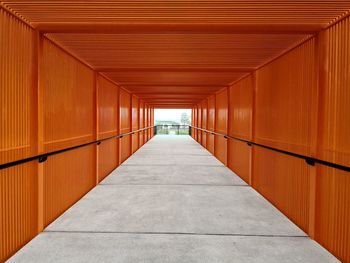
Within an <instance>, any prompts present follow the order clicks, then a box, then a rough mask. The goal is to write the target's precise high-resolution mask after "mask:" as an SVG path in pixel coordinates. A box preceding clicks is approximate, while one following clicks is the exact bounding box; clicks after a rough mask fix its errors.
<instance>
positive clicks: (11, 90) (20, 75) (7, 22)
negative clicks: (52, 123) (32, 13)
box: [0, 8, 37, 163]
mask: <svg viewBox="0 0 350 263" xmlns="http://www.w3.org/2000/svg"><path fill="white" fill-rule="evenodd" d="M34 39H35V34H34V32H33V30H31V29H30V28H29V27H28V26H26V25H24V24H23V23H20V22H19V21H18V20H16V19H15V18H13V17H12V16H11V15H9V14H8V13H6V12H5V11H4V10H3V9H1V8H0V69H1V70H0V105H1V115H0V163H6V162H9V161H14V160H17V159H21V158H24V157H28V156H31V155H33V154H34V153H35V152H36V150H37V149H36V145H35V142H34V139H35V137H33V131H34V130H35V129H36V126H35V123H36V122H35V120H36V116H35V114H36V113H35V111H33V106H34V105H33V104H34V100H35V93H34V91H35V82H34V81H35V76H34V74H35V72H36V71H35V61H36V58H35V55H36V54H35V52H34Z"/></svg>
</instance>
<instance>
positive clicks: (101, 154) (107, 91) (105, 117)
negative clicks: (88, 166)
mask: <svg viewBox="0 0 350 263" xmlns="http://www.w3.org/2000/svg"><path fill="white" fill-rule="evenodd" d="M97 111H98V126H97V135H98V136H97V139H104V138H108V137H111V136H115V135H117V134H119V127H118V119H119V88H118V86H116V85H115V84H114V83H112V82H111V81H109V80H107V79H106V78H104V77H103V76H101V75H98V76H97ZM97 150H98V182H101V181H102V180H103V179H104V178H105V177H106V176H107V175H108V174H110V172H111V171H113V170H114V169H115V168H116V167H117V166H118V164H119V159H118V158H119V152H118V140H108V141H104V142H103V143H102V144H100V145H99V146H98V147H97Z"/></svg>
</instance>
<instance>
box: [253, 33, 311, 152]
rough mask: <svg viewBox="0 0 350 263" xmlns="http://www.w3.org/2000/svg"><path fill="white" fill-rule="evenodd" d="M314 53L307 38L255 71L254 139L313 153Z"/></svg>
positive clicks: (284, 148)
mask: <svg viewBox="0 0 350 263" xmlns="http://www.w3.org/2000/svg"><path fill="white" fill-rule="evenodd" d="M315 52H316V49H315V39H311V40H309V41H307V42H306V43H304V44H302V45H300V46H299V47H297V48H295V49H293V50H292V51H290V52H288V53H287V54H285V55H284V56H282V57H281V58H279V59H277V60H275V61H273V62H271V63H270V64H268V65H266V66H264V67H263V68H261V69H259V70H257V71H256V93H255V123H254V141H255V142H258V143H260V144H264V145H268V146H272V147H275V148H278V149H283V150H287V151H291V152H296V153H300V154H305V155H315V144H316V141H315V138H316V133H317V85H316V84H317V79H316V76H317V73H316V66H315V59H316V58H315ZM271 124H273V125H271Z"/></svg>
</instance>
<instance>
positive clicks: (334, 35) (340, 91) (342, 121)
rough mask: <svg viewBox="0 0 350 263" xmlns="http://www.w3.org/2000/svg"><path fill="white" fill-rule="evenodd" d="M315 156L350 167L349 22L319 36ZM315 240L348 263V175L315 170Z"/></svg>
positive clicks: (321, 167)
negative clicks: (319, 67) (318, 115)
mask: <svg viewBox="0 0 350 263" xmlns="http://www.w3.org/2000/svg"><path fill="white" fill-rule="evenodd" d="M319 40H320V46H321V48H323V49H321V51H323V58H322V57H321V61H322V62H323V63H324V64H323V65H322V67H321V72H320V83H321V86H320V94H321V100H320V104H321V106H320V109H321V110H320V113H319V114H320V126H319V143H318V147H319V148H318V157H319V158H322V159H325V160H328V161H331V162H335V163H339V164H342V165H346V166H350V137H349V134H350V88H349V87H350V19H349V18H347V19H345V20H343V21H341V22H340V23H338V24H336V25H335V26H333V27H331V28H329V29H328V30H326V31H325V32H323V33H322V34H321V35H320V38H319ZM317 171H318V174H317V181H316V182H317V187H316V215H315V219H316V222H315V239H316V241H318V242H320V243H321V244H322V245H323V246H324V247H325V248H327V249H328V250H329V251H330V252H331V253H333V254H334V255H336V256H337V257H338V258H339V259H340V260H341V261H342V262H350V228H349V222H350V208H349V207H350V206H349V204H350V189H349V187H350V176H349V173H346V172H342V171H339V170H335V169H332V168H327V167H324V166H319V167H318V170H317Z"/></svg>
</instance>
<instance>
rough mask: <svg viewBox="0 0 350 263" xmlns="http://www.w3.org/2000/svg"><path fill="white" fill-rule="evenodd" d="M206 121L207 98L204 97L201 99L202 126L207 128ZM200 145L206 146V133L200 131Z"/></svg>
mask: <svg viewBox="0 0 350 263" xmlns="http://www.w3.org/2000/svg"><path fill="white" fill-rule="evenodd" d="M207 121H208V100H207V99H205V100H203V101H202V128H203V129H207ZM202 146H203V147H207V134H206V132H204V131H202Z"/></svg>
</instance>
